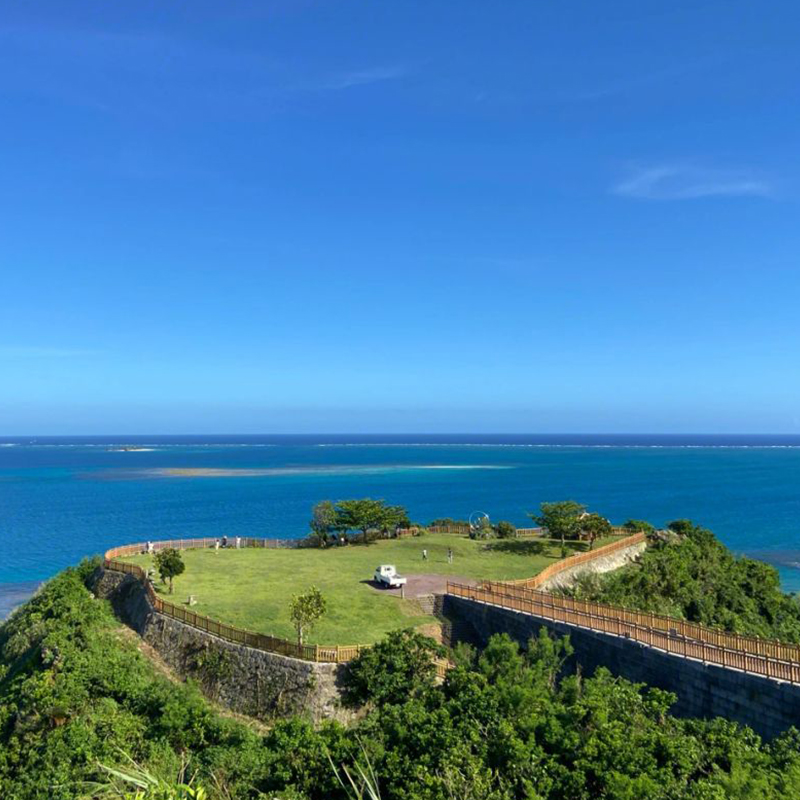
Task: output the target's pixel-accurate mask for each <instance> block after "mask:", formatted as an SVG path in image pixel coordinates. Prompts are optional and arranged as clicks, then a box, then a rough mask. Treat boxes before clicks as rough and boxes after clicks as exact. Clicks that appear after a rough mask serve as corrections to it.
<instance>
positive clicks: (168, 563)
mask: <svg viewBox="0 0 800 800" xmlns="http://www.w3.org/2000/svg"><path fill="white" fill-rule="evenodd" d="M153 563H154V564H155V567H156V571H157V572H158V576H159V577H160V578H161V580H162V582H163V581H169V593H170V594H172V589H173V581H174V579H175V578H177V577H178V575H182V574H183V573H184V571H185V570H186V565H185V564H184V563H183V558H182V556H181V553H180V550H176V549H175V548H174V547H167V548H165V549H164V550H160V551H159V552H158V553H156V555H155V558H154V559H153Z"/></svg>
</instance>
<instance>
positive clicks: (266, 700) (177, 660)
mask: <svg viewBox="0 0 800 800" xmlns="http://www.w3.org/2000/svg"><path fill="white" fill-rule="evenodd" d="M93 590H94V592H95V594H96V595H97V596H98V597H103V598H105V599H108V600H110V601H111V603H112V606H113V607H114V610H115V612H116V613H117V615H118V616H119V617H120V619H122V620H123V621H124V622H126V623H127V624H128V625H130V626H131V627H132V628H133V629H134V630H135V631H136V632H137V633H138V634H139V635H140V636H141V637H142V639H143V640H144V641H145V642H147V643H148V644H149V645H150V646H152V647H153V648H154V649H155V650H156V651H157V652H158V654H159V655H160V656H161V657H162V658H163V659H164V661H165V662H166V663H167V664H168V665H169V666H170V667H171V668H172V669H173V670H174V671H175V672H176V673H177V674H178V675H180V676H181V677H183V678H194V679H195V680H197V681H198V682H199V684H200V686H201V687H202V688H203V691H204V692H205V694H207V695H208V696H209V697H210V698H211V699H213V700H215V701H217V702H219V703H221V704H222V705H224V706H225V707H227V708H230V709H231V710H233V711H236V712H238V713H241V714H247V715H249V716H251V717H257V718H258V719H262V720H269V719H272V718H274V717H276V716H283V715H287V714H305V715H308V716H310V717H311V719H312V720H313V721H314V722H319V721H321V720H323V719H340V720H342V721H345V720H347V719H349V718H350V716H351V714H350V712H348V711H347V710H346V709H344V708H342V706H341V702H340V701H341V695H342V686H341V683H342V677H343V674H344V670H345V669H346V668H347V667H346V665H343V664H320V663H315V662H311V661H302V660H300V659H297V658H289V657H288V656H282V655H278V654H277V653H267V652H264V651H263V650H256V649H254V648H252V647H246V646H244V645H241V644H236V643H233V642H228V641H226V640H224V639H220V638H219V637H217V636H214V635H213V634H210V633H208V632H206V631H202V630H199V629H197V628H193V627H191V626H189V625H185V624H184V623H182V622H179V621H178V620H176V619H173V618H171V617H168V616H166V615H164V614H159V613H157V612H156V611H154V610H153V608H152V606H151V605H150V603H149V601H148V599H147V595H146V593H145V590H144V587H143V586H142V584H141V583H140V582H139V581H138V580H137V579H136V578H135V577H134V576H132V575H126V574H122V573H119V572H114V571H112V570H105V569H98V571H97V573H96V575H95V578H94V582H93Z"/></svg>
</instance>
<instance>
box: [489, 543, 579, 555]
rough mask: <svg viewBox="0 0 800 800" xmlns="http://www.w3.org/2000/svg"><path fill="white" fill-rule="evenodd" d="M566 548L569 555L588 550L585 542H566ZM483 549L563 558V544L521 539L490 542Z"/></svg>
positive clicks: (494, 551)
mask: <svg viewBox="0 0 800 800" xmlns="http://www.w3.org/2000/svg"><path fill="white" fill-rule="evenodd" d="M564 546H565V547H566V549H567V555H569V556H571V555H573V554H574V553H581V552H583V551H584V550H585V549H586V548H585V546H584V544H583V542H578V541H566V542H564ZM483 549H484V550H486V551H487V552H492V553H508V554H510V555H517V556H549V557H551V558H557V559H558V558H561V542H558V543H557V544H554V543H553V542H552V541H542V540H537V539H534V540H525V541H522V540H520V539H500V540H499V541H495V542H489V543H488V544H485V545H484V546H483Z"/></svg>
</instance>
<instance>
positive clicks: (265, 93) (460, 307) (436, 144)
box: [0, 0, 800, 435]
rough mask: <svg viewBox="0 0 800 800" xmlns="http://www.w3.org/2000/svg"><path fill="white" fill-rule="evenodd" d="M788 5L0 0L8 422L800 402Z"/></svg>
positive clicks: (566, 420)
mask: <svg viewBox="0 0 800 800" xmlns="http://www.w3.org/2000/svg"><path fill="white" fill-rule="evenodd" d="M799 25H800V11H799V10H798V8H797V6H796V4H793V3H789V2H776V3H772V4H770V5H769V8H768V9H767V8H766V7H765V6H764V4H759V3H755V2H739V1H734V2H730V0H728V1H726V2H721V1H720V2H676V1H675V0H672V1H671V2H641V0H637V1H636V2H607V3H597V2H595V1H594V0H592V1H591V2H561V3H531V2H527V1H526V2H503V3H490V4H487V3H485V2H469V1H468V0H459V2H457V3H456V2H430V0H428V1H427V2H413V1H412V0H402V2H399V1H398V2H395V1H394V0H386V2H374V3H364V2H361V1H359V2H350V1H349V0H336V2H326V0H319V1H318V2H305V1H304V0H285V2H283V1H281V2H269V0H258V1H257V2H235V1H233V0H231V1H229V2H226V3H221V2H215V3H208V2H192V3H191V4H177V3H156V2H137V3H128V2H115V3H108V2H105V1H104V2H82V3H70V4H65V3H63V2H52V3H45V2H40V1H39V0H33V1H32V2H28V3H18V4H11V3H6V4H5V7H4V10H3V14H2V21H1V22H0V113H2V119H3V124H2V125H0V166H1V167H2V172H0V175H2V180H0V288H1V291H2V298H3V303H2V314H0V376H2V377H0V434H5V435H24V434H36V433H40V434H45V433H53V434H57V433H64V434H69V433H134V432H141V433H185V432H194V433H204V432H242V433H246V432H292V431H297V432H334V431H345V432H371V431H387V432H389V431H414V432H428V431H430V432H438V431H441V432H462V431H476V432H494V431H496V432H509V431H520V432H588V431H596V432H621V431H629V432H670V431H676V432H732V431H738V432H797V431H800V360H799V359H798V353H799V352H800V313H798V301H799V300H800V261H799V259H798V254H799V253H800V225H799V224H798V222H800V217H799V216H798V212H799V211H800V205H799V204H798V198H799V197H800V195H799V194H798V178H799V177H800V176H799V175H798V172H799V171H800V167H798V147H799V146H800V145H799V144H798V143H799V142H800V136H799V134H800V102H799V101H800V96H799V95H800V49H798V48H797V43H796V39H797V31H798V29H799V28H798V26H799Z"/></svg>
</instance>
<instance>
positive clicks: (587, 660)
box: [443, 595, 800, 739]
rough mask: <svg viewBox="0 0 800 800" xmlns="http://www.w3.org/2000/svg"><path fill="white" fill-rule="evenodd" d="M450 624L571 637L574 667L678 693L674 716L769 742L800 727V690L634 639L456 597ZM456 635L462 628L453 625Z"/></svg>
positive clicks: (449, 607)
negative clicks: (747, 731)
mask: <svg viewBox="0 0 800 800" xmlns="http://www.w3.org/2000/svg"><path fill="white" fill-rule="evenodd" d="M443 611H444V613H445V615H447V616H448V617H450V618H451V619H460V620H462V621H463V620H466V621H468V622H469V623H470V625H471V626H472V628H473V629H474V631H475V632H476V633H477V635H478V637H479V638H480V640H482V642H483V643H484V644H485V643H486V641H488V639H489V637H490V636H491V635H492V634H495V633H507V634H509V635H510V636H511V637H512V638H513V639H515V640H516V641H517V642H519V643H520V644H521V645H523V646H526V645H527V643H528V640H529V639H530V638H531V636H534V635H536V634H537V633H538V631H539V629H540V628H541V627H545V628H547V629H548V630H549V631H551V632H552V633H554V634H556V635H558V636H565V635H569V637H570V641H571V642H572V645H573V647H574V648H575V654H574V656H573V658H572V662H573V663H572V664H571V665H570V666H572V667H573V668H574V667H575V666H576V665H578V664H580V666H581V667H582V669H583V670H584V672H585V673H587V674H591V673H593V672H594V670H595V669H596V668H597V667H599V666H604V667H607V668H608V669H609V670H611V672H613V673H614V674H616V675H621V676H622V677H624V678H627V679H628V680H631V681H635V682H637V683H646V684H647V685H648V686H655V687H658V688H661V689H665V690H667V691H670V692H674V693H675V694H676V695H677V696H678V700H677V702H676V703H675V705H674V706H673V708H672V713H674V714H675V715H676V716H683V717H706V718H710V717H725V718H727V719H730V720H734V721H735V722H739V723H741V724H743V725H749V726H750V727H751V728H753V729H754V730H755V731H756V732H758V733H759V734H761V735H762V736H763V737H765V738H766V739H771V738H773V737H774V736H777V735H778V734H780V733H782V732H783V731H785V730H786V729H787V728H789V727H790V726H792V725H795V726H798V727H800V686H798V685H794V684H790V683H784V682H782V681H777V680H773V679H770V678H764V677H761V676H758V675H753V674H749V673H744V672H740V671H738V670H734V669H731V668H724V667H721V666H717V665H715V664H708V663H704V662H701V661H695V660H692V659H687V658H682V657H681V656H677V655H672V654H670V653H665V652H663V651H661V650H656V649H654V648H651V647H647V646H646V645H643V644H640V643H639V642H635V641H633V640H630V639H625V638H623V637H619V636H613V635H611V634H606V633H600V632H596V631H591V630H588V629H586V628H578V627H573V626H571V625H565V624H563V623H560V622H554V621H552V620H546V619H542V618H539V617H533V616H531V615H530V614H524V613H522V612H519V611H512V610H510V609H505V608H499V607H497V606H491V605H487V604H484V603H478V602H475V601H472V600H467V599H464V598H460V597H454V596H453V595H445V596H444V598H443ZM453 630H454V632H455V631H456V630H457V628H456V627H455V626H454V628H453Z"/></svg>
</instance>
